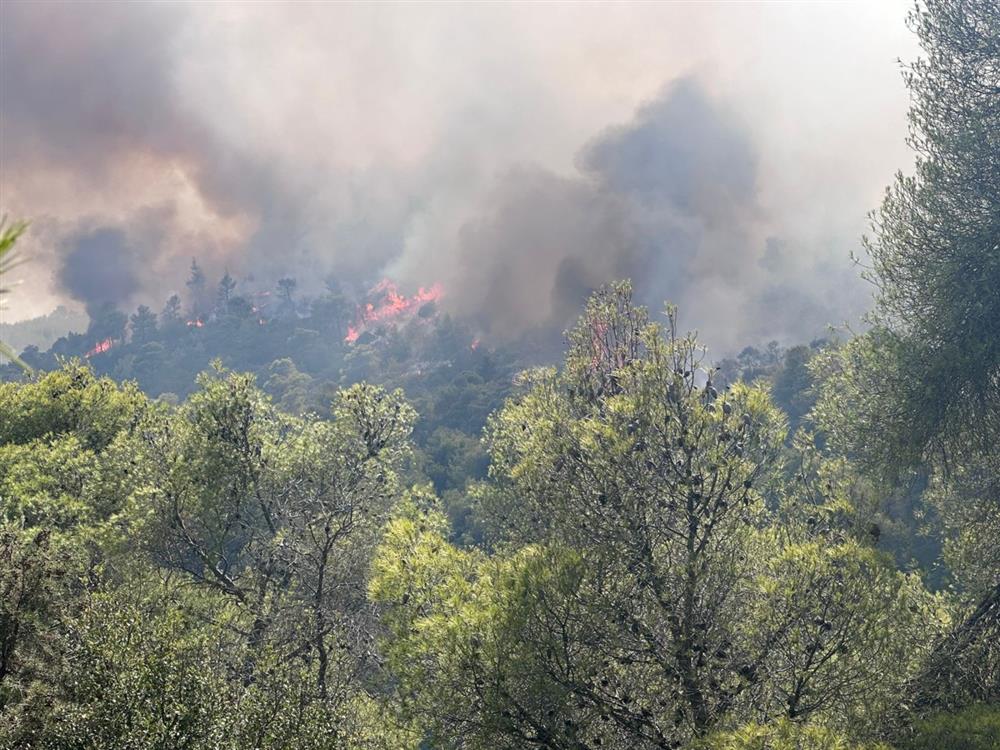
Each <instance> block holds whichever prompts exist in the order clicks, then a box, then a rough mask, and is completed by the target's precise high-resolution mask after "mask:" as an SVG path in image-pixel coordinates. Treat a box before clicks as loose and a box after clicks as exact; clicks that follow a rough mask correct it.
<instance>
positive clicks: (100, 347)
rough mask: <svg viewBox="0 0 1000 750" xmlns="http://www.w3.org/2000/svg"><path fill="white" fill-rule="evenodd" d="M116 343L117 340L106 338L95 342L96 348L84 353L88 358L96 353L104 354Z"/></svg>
mask: <svg viewBox="0 0 1000 750" xmlns="http://www.w3.org/2000/svg"><path fill="white" fill-rule="evenodd" d="M114 345H115V342H114V341H113V340H112V339H104V341H98V342H97V343H96V344H94V348H93V349H91V350H90V351H89V352H87V353H86V354H84V355H83V356H84V357H86V358H87V359H90V358H91V357H93V356H94V355H95V354H104V352H106V351H108V349H110V348H111V347H112V346H114Z"/></svg>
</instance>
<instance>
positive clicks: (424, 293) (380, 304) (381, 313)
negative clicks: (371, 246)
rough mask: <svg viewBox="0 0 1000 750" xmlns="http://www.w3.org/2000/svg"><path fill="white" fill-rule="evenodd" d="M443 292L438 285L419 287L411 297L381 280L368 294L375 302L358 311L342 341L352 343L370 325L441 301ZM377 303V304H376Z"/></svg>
mask: <svg viewBox="0 0 1000 750" xmlns="http://www.w3.org/2000/svg"><path fill="white" fill-rule="evenodd" d="M443 294H444V290H443V289H442V288H441V285H440V284H432V285H431V286H429V287H420V288H419V289H418V290H417V293H416V294H414V295H413V296H412V297H407V296H406V295H403V294H400V293H399V289H398V288H397V287H396V285H395V284H394V283H393V282H391V281H389V280H388V279H382V280H381V281H380V282H379V283H378V284H376V285H375V286H374V287H372V289H371V291H370V292H369V293H368V295H369V297H374V298H375V300H376V302H375V303H373V302H367V303H365V305H364V307H362V308H361V309H359V310H358V319H357V321H356V322H355V324H354V325H351V326H348V328H347V335H346V336H344V341H347V342H349V343H353V342H354V341H357V339H358V336H360V335H361V329H362V328H364V327H366V326H367V325H369V324H371V323H378V322H381V321H385V320H393V319H394V318H399V317H400V316H402V315H404V314H405V313H409V312H413V311H415V310H417V309H419V308H420V306H421V305H424V304H426V303H428V302H435V301H437V300H439V299H441V297H442V295H443ZM376 303H377V304H376Z"/></svg>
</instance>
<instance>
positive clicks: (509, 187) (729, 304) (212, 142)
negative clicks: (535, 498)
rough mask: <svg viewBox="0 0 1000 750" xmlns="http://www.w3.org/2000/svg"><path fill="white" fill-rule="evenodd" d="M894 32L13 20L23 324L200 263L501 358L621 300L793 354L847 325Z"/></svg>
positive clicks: (408, 10)
mask: <svg viewBox="0 0 1000 750" xmlns="http://www.w3.org/2000/svg"><path fill="white" fill-rule="evenodd" d="M905 10H906V5H905V3H901V4H900V5H898V6H889V5H886V6H881V7H880V8H878V9H862V8H858V7H852V8H851V9H837V8H833V7H819V6H815V7H813V8H811V9H803V8H799V9H794V8H782V7H777V6H775V7H770V6H768V7H760V6H758V7H746V8H744V7H737V6H719V7H714V6H711V7H703V8H695V7H688V6H663V7H654V6H631V7H622V6H596V5H586V6H584V5H581V6H579V7H576V8H573V9H568V8H565V7H562V6H545V7H541V6H540V7H531V6H500V5H492V6H485V5H484V6H482V7H476V6H468V7H465V8H459V7H457V6H456V7H445V6H440V7H438V6H433V7H431V6H421V7H415V6H407V5H392V6H380V7H379V8H375V7H373V6H354V5H342V6H329V5H309V4H302V5H295V6H280V5H270V4H246V5H238V4H231V3H227V4H218V5H214V6H210V5H195V4H167V3H164V4H141V5H140V4H125V3H110V4H109V3H94V4H89V3H83V2H76V3H60V2H47V3H31V2H22V1H21V0H11V1H10V2H6V3H4V4H3V6H2V7H0V15H2V18H0V163H2V170H0V203H2V206H0V210H2V211H4V212H6V213H9V214H11V215H14V216H18V217H20V216H24V217H27V218H31V219H32V220H33V227H32V230H31V234H30V235H29V237H28V238H27V244H28V248H27V249H28V250H29V251H30V253H31V256H32V258H33V263H32V264H31V269H30V271H29V276H28V278H27V279H26V281H27V283H28V284H30V285H31V287H32V294H30V295H19V296H21V297H24V298H25V302H24V303H23V307H22V313H23V316H24V317H27V316H30V315H32V314H37V313H40V312H44V311H45V310H44V309H39V308H37V306H39V305H46V306H55V304H57V303H59V302H62V301H66V300H75V301H77V302H78V303H80V304H82V305H84V306H86V307H88V308H90V309H92V308H93V307H94V305H99V304H102V303H104V302H112V303H114V304H117V305H121V306H123V307H127V306H132V305H135V304H138V303H140V302H145V303H148V304H154V305H159V304H160V303H162V301H163V299H165V297H166V296H168V294H169V293H170V292H172V291H178V290H183V289H184V285H183V282H184V278H185V277H186V274H187V269H188V266H189V264H190V260H191V258H192V257H197V258H198V260H199V263H200V264H201V265H202V266H203V267H204V268H205V269H206V271H207V272H208V274H209V275H210V277H211V276H213V275H216V276H217V275H221V273H222V271H223V270H224V269H228V270H230V272H231V273H233V275H234V276H236V277H237V278H244V279H245V278H247V277H249V276H251V275H252V276H253V277H254V278H255V279H257V280H258V283H264V282H265V281H268V280H273V279H277V278H278V277H280V276H294V277H297V278H298V280H299V287H300V289H301V290H302V292H303V293H306V294H308V293H313V292H318V291H319V290H320V289H321V288H322V284H323V282H324V281H325V279H326V278H328V277H330V276H333V277H336V278H337V279H338V280H340V281H341V282H346V283H347V284H355V285H359V286H360V285H364V284H367V283H370V282H371V281H373V280H374V279H376V278H378V277H379V276H381V275H383V274H388V275H390V276H392V277H394V278H396V279H397V280H399V281H400V282H401V283H403V284H404V285H411V286H413V287H416V286H417V285H427V284H429V283H431V282H434V281H438V280H440V281H442V282H443V284H444V287H445V290H446V296H445V298H444V299H443V300H442V305H444V306H445V307H447V308H449V309H451V310H452V311H454V312H456V313H460V314H462V315H467V316H470V317H472V318H474V319H475V320H476V321H478V325H479V326H480V327H481V328H482V329H483V331H484V332H486V333H487V334H489V335H492V336H495V337H498V338H510V337H516V336H520V335H522V334H524V333H527V332H542V333H543V334H544V333H546V332H549V333H551V332H558V331H561V330H562V329H563V328H564V327H566V326H567V325H568V324H570V323H571V321H572V319H573V318H574V317H575V316H576V315H577V314H578V312H579V307H580V304H581V303H582V301H583V300H584V299H585V297H586V295H587V294H588V293H589V291H590V290H591V289H593V288H595V287H597V286H599V285H600V284H602V283H605V282H607V281H609V280H612V279H616V278H624V277H631V278H632V279H633V280H634V281H635V283H636V286H637V289H638V291H639V294H640V297H641V299H643V301H645V302H647V303H649V304H651V305H653V306H656V307H659V305H660V303H661V302H662V301H663V300H670V301H672V302H676V303H678V304H679V305H680V306H681V308H682V316H683V320H684V321H685V322H687V323H688V324H689V325H692V326H697V327H699V328H701V329H702V330H703V331H704V332H705V333H706V334H707V338H708V340H709V341H710V342H711V343H713V344H715V345H717V346H718V347H719V348H721V349H726V348H730V347H736V346H742V345H743V344H746V343H757V342H759V341H760V340H761V339H769V338H778V339H781V340H801V339H803V338H809V337H811V336H814V335H816V334H817V333H819V332H821V331H822V329H823V326H824V325H826V324H827V323H831V322H839V321H841V320H843V319H844V318H845V317H848V316H851V315H853V314H855V313H856V312H857V311H858V310H860V309H862V308H863V307H864V306H865V304H866V296H867V290H865V289H864V287H863V286H862V285H861V284H860V283H859V282H858V281H857V278H856V276H857V275H856V273H855V271H854V270H853V269H852V268H851V266H850V263H849V261H848V255H849V252H850V250H851V249H852V248H853V247H855V246H856V243H857V238H858V236H859V234H860V233H861V231H863V229H864V226H865V225H864V215H865V211H866V210H867V209H869V208H871V207H872V206H874V205H875V203H876V201H877V200H878V196H879V194H880V192H881V189H882V186H883V185H884V184H885V183H886V182H887V181H888V180H889V179H890V178H891V175H892V172H893V171H894V170H895V169H896V168H899V167H905V165H906V160H907V159H908V158H909V157H908V154H907V152H906V149H905V146H904V144H903V134H904V129H905V107H906V98H905V91H904V89H903V87H902V85H901V83H900V81H899V76H898V70H897V68H896V67H895V64H894V63H893V60H894V59H895V58H896V57H897V56H903V57H907V56H908V54H909V52H910V51H911V50H912V40H911V39H910V38H909V36H908V34H907V32H906V31H905V28H904V26H903V17H904V15H905ZM571 11H572V12H571ZM862 32H863V33H862ZM847 40H852V45H853V53H852V56H851V58H850V59H845V58H844V56H843V50H844V48H845V46H844V44H845V42H846V41H847ZM33 305H34V306H36V307H32V306H33Z"/></svg>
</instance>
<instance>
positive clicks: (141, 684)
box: [0, 285, 1000, 748]
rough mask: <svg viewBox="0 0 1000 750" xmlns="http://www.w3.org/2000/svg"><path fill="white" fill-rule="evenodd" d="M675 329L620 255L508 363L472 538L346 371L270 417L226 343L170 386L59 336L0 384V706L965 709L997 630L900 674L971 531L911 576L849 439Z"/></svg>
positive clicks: (201, 732) (481, 741)
mask: <svg viewBox="0 0 1000 750" xmlns="http://www.w3.org/2000/svg"><path fill="white" fill-rule="evenodd" d="M672 320H673V319H671V322H672ZM838 355H839V354H838V352H833V353H831V354H830V355H829V356H838ZM702 357H703V353H702V352H701V350H700V349H699V348H698V346H697V343H696V342H695V341H694V340H693V339H692V338H689V337H686V336H681V335H680V334H679V333H678V331H677V330H676V328H675V327H673V326H672V325H671V326H668V327H666V328H663V327H661V326H659V325H657V324H655V323H650V322H649V320H648V318H647V316H646V313H645V311H643V310H642V309H641V308H636V307H634V306H633V305H632V304H631V299H630V289H629V287H628V286H627V285H619V286H616V287H612V288H609V289H607V290H604V291H602V292H600V293H598V294H597V295H595V297H594V298H593V299H592V300H591V302H590V304H589V305H588V308H587V310H586V312H585V314H584V316H583V317H582V319H581V321H580V323H579V325H578V326H577V327H576V329H574V331H573V332H572V333H571V337H570V348H569V351H568V354H567V358H566V362H565V364H564V366H563V367H562V368H561V369H559V370H556V369H539V370H534V371H529V372H526V373H525V374H523V375H522V376H521V378H520V379H519V380H518V383H517V386H516V392H515V393H514V394H513V395H512V396H511V398H510V399H509V400H508V401H507V403H506V404H505V405H504V407H503V408H501V409H500V410H499V411H498V412H497V413H496V414H495V415H494V416H492V417H491V418H490V420H489V425H488V428H487V430H486V433H485V445H486V449H487V451H488V454H489V458H490V477H489V480H488V481H485V482H481V483H478V484H476V485H474V486H473V487H472V488H471V490H470V492H471V496H472V497H471V505H473V506H474V508H475V510H476V514H477V519H478V522H479V523H480V524H481V525H482V527H483V539H484V541H483V543H482V544H480V545H474V546H469V545H462V544H458V543H456V542H455V541H454V540H453V538H452V533H451V529H450V526H449V523H448V519H447V517H446V515H445V514H444V512H443V508H442V503H441V501H440V499H439V498H438V497H437V495H436V494H435V492H434V491H433V487H432V486H431V485H423V486H421V485H416V486H414V485H412V484H411V478H412V477H413V476H414V471H415V468H416V467H415V466H414V463H413V459H414V455H415V454H414V451H413V446H412V442H411V440H412V429H413V425H414V423H415V420H416V414H415V412H414V410H413V409H412V408H411V407H410V406H409V405H408V404H407V402H406V400H405V399H404V398H403V396H402V394H401V392H399V391H395V392H389V391H386V390H385V389H382V388H380V387H377V386H370V385H355V386H351V387H348V388H345V389H342V390H341V391H339V392H338V393H337V394H336V395H335V396H334V398H333V401H332V406H331V407H330V410H329V411H328V412H327V413H326V414H324V415H323V416H317V415H313V414H310V415H306V416H294V415H290V414H287V413H285V412H283V411H282V410H280V409H278V408H277V407H276V406H275V404H274V403H273V401H272V400H271V399H269V398H268V397H267V395H266V394H265V393H263V392H262V391H261V390H259V389H258V388H257V387H256V386H255V384H254V379H253V377H252V376H249V375H243V374H237V373H232V372H228V371H224V370H215V371H210V372H207V373H205V374H203V375H202V376H201V377H200V378H199V381H198V386H197V389H196V390H195V391H194V393H192V395H191V396H190V397H189V398H188V399H187V400H186V401H185V402H184V403H183V404H181V405H178V406H176V407H175V406H171V405H170V404H167V403H165V402H162V401H150V400H149V399H148V398H147V397H146V396H145V395H143V394H142V392H141V391H140V390H139V389H138V388H137V387H135V386H134V385H131V384H124V385H118V384H116V383H115V382H114V381H112V380H110V379H108V378H106V377H105V378H101V377H98V376H96V375H95V374H94V373H93V371H92V370H91V369H89V368H87V367H86V366H84V365H71V366H67V367H64V368H63V369H61V370H58V371H55V372H52V373H49V374H47V375H44V376H41V377H39V378H37V379H35V380H33V381H31V382H27V383H22V384H4V385H3V386H0V409H2V410H3V412H2V413H3V414H4V415H5V419H4V420H3V424H2V426H0V446H2V447H0V496H2V497H3V501H4V516H5V521H4V525H3V529H2V532H0V545H2V546H0V560H2V561H3V567H2V569H0V585H2V586H3V594H4V596H3V597H2V598H0V601H2V602H3V604H2V607H3V611H2V615H3V620H2V624H3V630H2V634H3V648H2V650H0V700H2V703H3V714H4V719H5V721H4V722H3V729H2V730H0V732H2V733H3V734H2V735H0V736H2V737H3V740H4V742H5V743H6V744H7V746H10V747H25V748H28V747H37V748H115V747H118V748H153V747H157V748H180V747H190V748H217V747H231V748H245V747H262V748H265V747H266V748H286V747H287V748H292V747H295V748H309V747H315V748H334V747H336V748H341V747H361V748H380V747H382V748H400V747H414V748H416V747H434V748H438V747H441V748H444V747H483V748H486V747H489V748H496V747H509V748H522V747H548V748H562V747H578V748H591V747H595V748H596V747H612V748H638V747H649V748H660V747H689V746H690V747H706V748H726V747H789V748H791V747H796V748H798V747H806V748H810V747H816V748H827V747H831V748H833V747H881V745H880V744H879V743H881V742H883V741H892V742H894V743H897V745H896V746H898V747H903V748H907V747H929V746H933V745H926V744H923V745H921V744H920V743H922V742H923V743H926V742H927V741H928V740H927V738H928V737H934V736H937V735H935V734H934V733H935V732H937V733H940V732H942V731H945V732H947V733H950V734H948V735H947V736H949V737H952V736H954V737H973V738H974V737H975V736H977V735H976V733H983V732H985V733H986V734H983V735H982V736H983V737H987V738H989V737H995V736H996V735H995V730H996V729H997V723H998V721H1000V716H998V713H997V712H996V711H991V710H989V709H987V708H984V707H982V704H984V703H988V702H989V701H992V700H995V699H996V696H997V690H996V687H997V686H996V674H997V672H996V669H997V666H998V661H997V655H996V653H995V650H996V646H995V642H993V641H990V640H988V639H986V640H984V639H981V638H980V639H977V638H975V637H972V638H971V640H970V639H969V638H966V636H965V635H963V636H961V637H962V638H963V639H965V640H963V643H965V644H966V645H965V647H964V648H963V653H962V654H961V655H960V656H959V657H958V658H957V659H951V660H950V661H949V664H950V665H951V667H952V670H953V671H952V672H951V673H950V677H949V680H948V681H947V683H945V682H941V681H940V680H939V679H938V678H934V679H931V680H930V681H928V677H927V676H928V675H929V674H930V673H931V672H932V671H933V670H935V669H937V666H936V665H937V664H938V661H937V660H938V659H939V658H940V654H941V653H942V652H941V649H949V648H951V646H950V645H949V644H951V643H953V642H954V641H955V638H956V634H958V633H961V632H963V631H962V628H963V627H964V626H965V623H966V622H967V620H968V618H969V617H970V612H971V611H972V609H973V608H974V606H975V604H976V603H977V601H976V600H977V598H978V597H979V595H980V594H981V592H982V591H983V587H984V585H989V580H988V579H989V578H990V576H995V575H996V570H995V569H991V568H989V567H985V568H984V567H983V566H982V565H977V564H976V561H977V560H979V561H982V560H984V559H985V558H984V557H983V556H982V552H983V551H984V550H994V554H995V545H996V537H995V536H991V535H989V534H988V533H987V530H986V529H982V530H981V533H983V536H980V535H979V531H980V530H978V529H977V528H976V527H975V526H974V525H969V524H964V525H962V526H961V527H960V528H958V529H957V531H960V533H956V534H955V535H954V537H949V546H948V547H947V549H948V560H949V562H952V564H953V569H954V571H955V574H956V576H959V578H958V579H957V580H959V581H960V582H961V584H962V588H961V591H962V593H961V594H949V593H937V594H935V593H931V592H930V591H928V590H927V588H926V587H925V586H924V585H923V583H922V582H921V580H920V577H919V576H918V575H916V574H912V573H904V572H900V571H899V570H898V568H897V567H896V566H895V564H894V563H893V560H892V558H891V557H890V556H888V555H886V554H885V553H883V552H880V551H879V549H878V547H879V534H878V526H877V525H876V522H875V521H874V518H875V514H877V513H878V511H879V502H880V501H879V491H878V488H877V487H876V485H875V484H874V482H873V481H872V480H871V479H869V478H866V476H865V475H864V474H863V473H862V472H861V471H860V469H859V468H858V466H857V464H856V463H855V462H853V461H851V460H850V459H848V458H847V457H845V456H843V455H841V454H838V453H836V452H832V451H828V450H827V451H824V450H820V449H818V448H817V447H816V444H815V440H813V439H812V437H811V436H810V435H809V434H807V433H805V432H802V433H800V434H799V436H798V437H797V439H796V440H794V441H792V442H789V441H788V439H787V419H786V417H785V415H783V414H782V412H781V411H780V410H779V409H777V408H776V407H775V406H774V404H773V402H772V400H771V398H770V396H769V394H768V390H767V388H766V387H764V386H763V385H748V384H745V383H743V382H737V383H735V384H733V385H731V386H729V387H723V386H721V385H720V386H718V387H717V386H716V383H715V380H714V377H715V376H716V374H717V372H718V371H717V370H716V369H715V368H710V369H706V368H705V367H704V366H703V359H702ZM823 361H825V360H819V362H823ZM823 405H824V404H823V402H822V401H821V402H820V404H819V405H818V406H817V409H816V413H821V412H822V408H823ZM948 487H949V488H950V489H951V490H952V491H958V490H960V488H961V485H960V486H957V487H952V486H951V485H948ZM935 497H940V500H941V507H942V512H945V511H946V509H948V508H952V507H953V506H952V505H951V504H950V503H949V502H948V501H947V500H946V499H945V498H944V496H943V495H940V496H939V495H937V494H936V495H935ZM962 561H965V562H964V563H963V562H962ZM967 635H968V634H967ZM973 635H974V634H973ZM965 707H969V708H965ZM956 709H957V710H959V712H958V713H955V710H956ZM942 711H944V713H943V714H942V713H941V712H942ZM990 732H994V734H989V733H990ZM970 741H971V740H970ZM990 741H992V740H990ZM754 743H756V744H754ZM956 746H957V745H956ZM969 746H970V747H989V746H990V745H987V744H980V745H969Z"/></svg>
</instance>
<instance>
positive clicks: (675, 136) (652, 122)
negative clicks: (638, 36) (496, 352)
mask: <svg viewBox="0 0 1000 750" xmlns="http://www.w3.org/2000/svg"><path fill="white" fill-rule="evenodd" d="M577 162H578V165H579V170H580V172H579V174H578V175H577V176H575V177H572V178H562V177H559V176H557V175H555V174H552V173H550V172H546V171H543V170H539V169H517V170H514V171H511V172H509V173H508V174H506V175H505V176H504V177H502V178H501V179H500V180H499V183H498V185H497V186H496V188H495V190H494V192H493V194H492V195H491V196H490V198H489V200H488V205H489V210H488V213H485V214H484V215H482V216H480V217H479V218H477V219H476V220H474V221H472V222H469V223H468V224H466V225H465V226H464V227H463V229H462V232H461V238H460V242H459V248H460V257H461V260H460V263H459V265H458V266H457V267H458V269H459V270H460V274H459V275H458V277H457V278H456V279H455V280H454V284H453V286H454V288H455V289H456V290H458V291H457V293H456V297H457V299H456V301H455V304H457V305H458V306H459V309H460V310H461V311H462V312H464V313H465V314H469V315H476V314H478V315H479V316H480V318H481V325H482V326H483V327H484V328H485V329H487V330H489V331H492V332H496V333H500V334H502V335H505V336H514V335H517V334H519V333H520V332H522V331H524V330H525V329H528V328H533V327H543V328H546V327H548V328H558V329H560V330H561V329H562V328H563V327H565V326H567V325H568V324H569V323H570V322H571V321H572V319H573V318H574V317H575V316H576V315H578V314H579V310H580V306H581V304H582V302H583V301H584V300H585V299H586V297H587V295H588V294H589V293H590V292H591V291H592V290H593V289H594V288H596V287H598V286H600V285H601V284H604V283H607V282H609V281H612V280H614V279H617V278H631V279H633V280H634V282H635V284H636V287H637V290H638V291H639V296H640V298H642V299H644V300H646V301H650V302H652V303H653V304H657V305H658V304H659V303H661V302H662V301H663V300H664V299H665V298H667V299H672V300H674V301H677V302H680V301H681V300H682V299H684V298H687V297H688V296H689V295H688V290H689V289H691V287H692V285H695V284H699V283H701V284H704V283H708V280H709V279H710V278H716V277H717V278H718V279H719V280H722V281H730V282H734V283H735V282H737V281H738V280H739V279H740V277H741V276H742V275H744V274H745V272H746V270H747V268H746V267H747V265H748V264H749V263H751V262H752V259H753V251H754V243H755V242H756V240H757V235H758V234H759V232H760V230H759V228H758V225H759V223H760V208H759V206H758V204H757V170H756V162H757V155H756V152H755V150H754V148H753V146H752V144H751V143H750V140H749V138H748V136H747V133H746V131H745V128H743V127H741V125H740V123H739V121H738V119H737V118H736V117H735V116H734V115H733V114H732V113H730V112H727V111H726V110H725V109H724V108H723V107H721V106H720V105H718V104H717V103H716V102H713V101H712V100H711V99H710V98H709V97H708V96H707V94H706V92H705V91H704V89H703V87H702V86H701V85H700V84H699V83H698V81H696V80H695V79H693V78H684V79H681V80H679V81H677V82H675V83H674V84H672V85H670V86H669V87H668V88H667V89H666V90H665V91H664V92H663V93H662V94H661V95H660V96H659V97H657V98H656V99H654V100H652V101H650V102H649V103H647V104H645V105H643V106H642V107H641V108H640V109H639V111H638V112H637V113H636V115H635V117H634V118H633V120H632V121H631V122H629V123H627V124H626V125H623V126H619V127H613V128H609V129H608V130H606V131H605V132H604V133H601V134H600V135H598V136H597V137H596V138H595V139H593V140H592V141H591V142H590V143H589V144H588V145H586V146H585V147H584V148H583V150H582V151H581V152H580V154H579V156H578V159H577Z"/></svg>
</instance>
